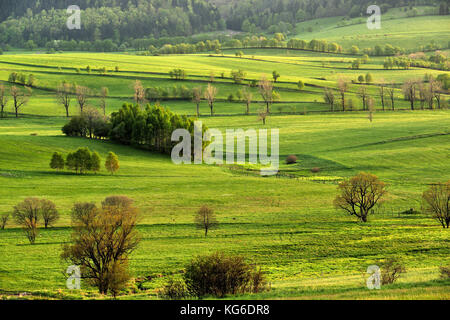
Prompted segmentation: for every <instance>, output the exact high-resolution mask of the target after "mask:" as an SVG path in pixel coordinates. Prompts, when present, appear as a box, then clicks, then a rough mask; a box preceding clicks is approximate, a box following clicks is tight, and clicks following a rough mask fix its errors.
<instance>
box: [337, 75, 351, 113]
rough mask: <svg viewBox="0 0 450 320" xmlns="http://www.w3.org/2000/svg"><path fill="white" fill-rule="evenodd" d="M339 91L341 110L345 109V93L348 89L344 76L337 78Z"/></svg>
mask: <svg viewBox="0 0 450 320" xmlns="http://www.w3.org/2000/svg"><path fill="white" fill-rule="evenodd" d="M337 86H338V89H339V93H340V94H341V102H342V111H345V93H346V92H347V90H348V83H347V81H346V80H345V79H344V78H339V79H338V82H337Z"/></svg>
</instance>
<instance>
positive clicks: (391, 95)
mask: <svg viewBox="0 0 450 320" xmlns="http://www.w3.org/2000/svg"><path fill="white" fill-rule="evenodd" d="M386 92H387V95H388V96H389V99H390V101H391V109H392V111H394V110H395V105H394V102H395V101H394V98H395V96H394V94H395V86H394V83H391V85H390V86H389V87H386Z"/></svg>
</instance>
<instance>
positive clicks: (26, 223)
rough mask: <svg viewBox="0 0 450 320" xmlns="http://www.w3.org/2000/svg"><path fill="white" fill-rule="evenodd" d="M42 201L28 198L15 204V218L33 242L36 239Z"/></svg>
mask: <svg viewBox="0 0 450 320" xmlns="http://www.w3.org/2000/svg"><path fill="white" fill-rule="evenodd" d="M40 205H41V202H40V200H39V199H37V198H26V199H25V200H24V201H23V202H21V203H19V204H17V205H16V206H14V211H13V214H12V216H13V218H14V220H15V222H16V223H17V224H18V225H20V226H21V227H22V229H23V230H24V231H25V234H26V236H27V238H28V240H29V241H30V243H31V244H34V242H35V241H36V236H37V234H38V220H39V212H40Z"/></svg>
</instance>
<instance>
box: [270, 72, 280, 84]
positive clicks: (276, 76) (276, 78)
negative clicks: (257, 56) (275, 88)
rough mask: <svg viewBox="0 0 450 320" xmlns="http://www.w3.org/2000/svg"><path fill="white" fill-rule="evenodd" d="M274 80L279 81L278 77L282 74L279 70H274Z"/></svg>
mask: <svg viewBox="0 0 450 320" xmlns="http://www.w3.org/2000/svg"><path fill="white" fill-rule="evenodd" d="M272 78H273V82H277V80H278V78H280V74H279V73H278V72H277V71H274V72H272Z"/></svg>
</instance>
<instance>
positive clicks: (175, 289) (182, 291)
mask: <svg viewBox="0 0 450 320" xmlns="http://www.w3.org/2000/svg"><path fill="white" fill-rule="evenodd" d="M159 295H160V296H161V297H162V298H163V299H171V300H181V299H185V298H187V297H189V291H188V289H187V287H186V283H185V282H184V281H182V280H174V279H173V278H170V279H169V280H168V281H167V284H166V285H165V286H164V287H163V288H162V290H160V292H159Z"/></svg>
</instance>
